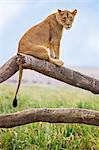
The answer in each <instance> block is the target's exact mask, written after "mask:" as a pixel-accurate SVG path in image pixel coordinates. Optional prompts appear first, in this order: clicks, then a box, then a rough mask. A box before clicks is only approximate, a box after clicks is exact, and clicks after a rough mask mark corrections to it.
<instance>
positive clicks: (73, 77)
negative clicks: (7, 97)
mask: <svg viewBox="0 0 99 150" xmlns="http://www.w3.org/2000/svg"><path fill="white" fill-rule="evenodd" d="M16 59H19V61H21V62H24V60H25V63H23V68H24V69H31V70H35V71H37V72H40V73H42V74H44V75H47V76H50V77H52V78H55V79H57V80H60V81H63V82H65V83H68V84H70V85H73V86H76V87H79V88H82V89H85V90H89V91H91V92H92V93H94V94H99V80H97V79H94V78H91V77H88V76H86V75H84V74H81V73H79V72H77V71H73V70H71V69H68V68H65V67H58V66H56V65H54V64H51V63H49V62H47V61H44V60H40V59H37V58H34V57H31V56H27V55H26V56H23V57H20V56H15V57H13V58H12V59H10V60H9V61H8V62H7V63H5V64H4V65H3V66H2V67H1V68H0V83H2V82H3V81H5V80H7V79H8V78H10V77H11V76H12V75H13V74H15V73H16V72H17V71H18V65H17V63H16Z"/></svg>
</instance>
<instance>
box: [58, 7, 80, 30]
mask: <svg viewBox="0 0 99 150" xmlns="http://www.w3.org/2000/svg"><path fill="white" fill-rule="evenodd" d="M76 13H77V10H76V9H75V10H74V11H68V10H64V11H62V10H59V9H58V12H57V13H56V20H57V21H58V23H59V24H61V25H62V26H63V27H64V28H66V29H70V28H71V27H72V23H73V21H74V17H75V15H76Z"/></svg>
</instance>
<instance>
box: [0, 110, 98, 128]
mask: <svg viewBox="0 0 99 150" xmlns="http://www.w3.org/2000/svg"><path fill="white" fill-rule="evenodd" d="M40 121H41V122H49V123H80V124H88V125H96V126H99V112H97V111H92V110H86V109H44V108H41V109H40V108H39V109H31V110H26V111H22V112H17V113H12V114H3V115H0V128H12V127H15V126H20V125H25V124H29V123H33V122H40Z"/></svg>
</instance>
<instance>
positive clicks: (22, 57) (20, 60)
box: [16, 54, 25, 65]
mask: <svg viewBox="0 0 99 150" xmlns="http://www.w3.org/2000/svg"><path fill="white" fill-rule="evenodd" d="M16 63H17V65H22V64H24V63H25V57H24V56H22V55H20V54H18V57H17V59H16Z"/></svg>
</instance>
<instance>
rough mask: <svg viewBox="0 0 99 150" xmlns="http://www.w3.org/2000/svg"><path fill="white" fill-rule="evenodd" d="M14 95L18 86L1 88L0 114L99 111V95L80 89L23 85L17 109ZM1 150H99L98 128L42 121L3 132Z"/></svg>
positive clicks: (0, 141)
mask: <svg viewBox="0 0 99 150" xmlns="http://www.w3.org/2000/svg"><path fill="white" fill-rule="evenodd" d="M14 93H15V86H13V85H1V86H0V113H11V112H16V111H20V110H24V109H30V108H45V107H47V108H86V109H92V110H98V111H99V96H98V95H94V94H92V93H90V92H87V91H84V90H80V89H78V88H72V87H66V86H64V87H52V86H43V85H34V86H24V87H22V88H21V89H20V93H19V101H18V107H17V108H13V107H12V99H13V97H14ZM0 150H99V127H96V126H89V125H80V124H49V123H42V122H39V123H32V124H28V125H24V126H20V127H15V128H11V129H0Z"/></svg>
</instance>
